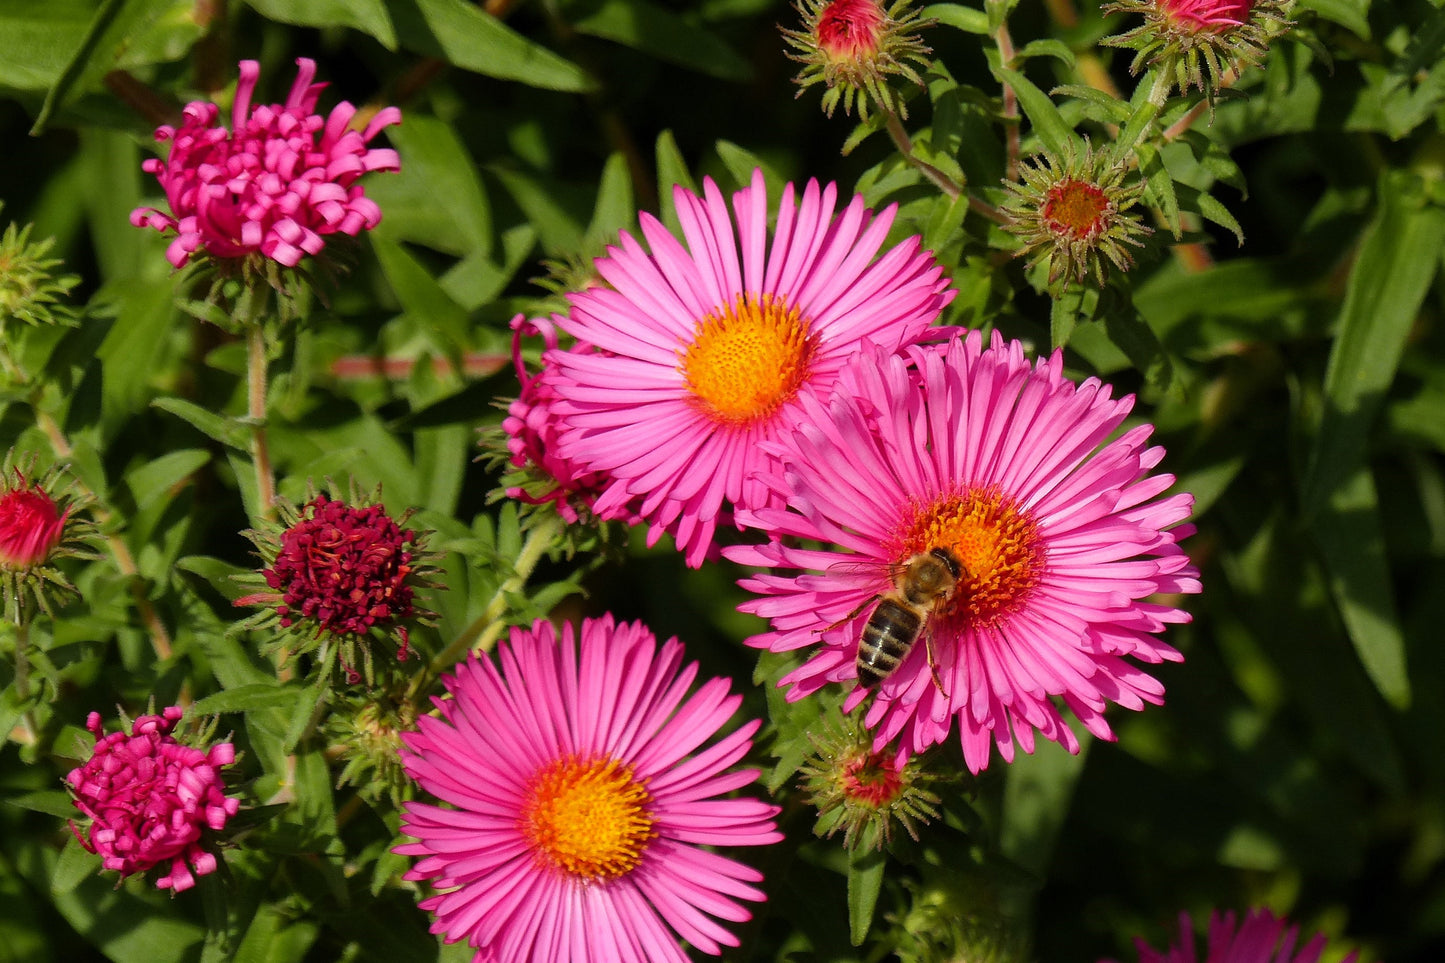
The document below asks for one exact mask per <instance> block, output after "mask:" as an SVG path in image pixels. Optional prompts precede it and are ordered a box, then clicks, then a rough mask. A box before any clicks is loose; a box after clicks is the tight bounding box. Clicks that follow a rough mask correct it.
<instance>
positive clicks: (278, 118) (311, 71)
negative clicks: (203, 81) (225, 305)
mask: <svg viewBox="0 0 1445 963" xmlns="http://www.w3.org/2000/svg"><path fill="white" fill-rule="evenodd" d="M296 63H297V66H298V68H299V69H298V71H297V74H296V82H295V83H294V84H293V85H292V87H291V93H290V96H288V97H287V98H286V102H285V103H284V104H271V105H263V106H259V107H256V108H255V109H254V110H253V109H252V107H251V97H252V95H253V94H254V93H255V90H256V83H257V81H258V80H259V78H260V74H261V67H260V65H259V64H258V63H257V62H256V61H254V60H244V61H242V62H241V65H240V74H241V79H240V82H239V83H238V84H237V87H236V100H235V104H234V106H233V108H232V111H231V129H230V130H227V129H226V128H225V127H224V126H222V125H221V124H220V123H219V122H218V121H219V117H220V108H219V107H218V106H217V105H215V104H213V103H206V102H204V101H194V102H192V103H190V104H187V105H186V108H185V120H184V121H183V122H182V124H181V126H180V127H178V128H177V127H171V126H168V125H167V126H162V127H159V128H157V129H156V134H155V136H156V140H157V141H160V142H162V143H164V142H166V141H170V143H171V150H170V154H169V155H168V156H167V158H166V159H165V160H160V159H158V158H151V159H149V160H146V161H145V162H144V163H143V164H142V165H141V166H142V168H143V169H144V170H145V171H146V172H148V173H151V174H154V175H156V179H157V180H159V181H160V185H161V188H162V189H163V190H164V191H165V192H166V200H167V202H168V203H169V205H170V213H166V212H164V211H160V210H156V209H155V208H150V207H140V208H136V210H134V211H133V212H131V216H130V220H131V223H132V224H134V225H135V226H136V227H152V228H155V229H156V230H158V231H161V232H162V233H166V234H170V233H171V232H174V233H175V239H174V240H173V241H171V244H170V246H169V248H167V250H166V258H167V259H168V260H169V261H170V262H171V264H173V265H175V266H176V267H182V266H183V265H185V264H186V262H188V261H189V260H190V259H191V257H192V256H194V255H196V254H198V253H205V254H207V255H209V256H210V257H212V258H219V259H243V258H248V257H250V256H252V255H259V256H261V257H262V258H266V259H269V260H271V261H275V262H276V263H278V264H281V265H283V266H285V267H295V266H296V265H297V264H298V263H300V261H301V259H302V258H303V257H305V256H306V255H308V254H311V255H315V254H319V253H320V252H321V250H322V249H323V248H324V247H325V245H326V240H325V238H326V236H327V235H330V234H337V233H340V234H349V235H353V236H354V235H356V234H359V233H360V232H361V231H363V230H370V229H371V228H373V227H375V226H376V225H377V224H378V223H380V221H381V208H380V207H378V206H377V204H376V202H375V201H372V200H371V199H369V198H368V197H366V194H365V191H364V189H363V188H362V186H361V184H359V183H358V182H357V181H358V179H359V178H360V177H361V175H363V174H365V173H367V172H368V171H395V170H399V169H400V167H401V162H400V159H399V158H398V157H397V154H396V151H394V150H389V149H384V148H368V147H367V146H366V145H367V144H368V142H370V141H371V139H372V138H373V137H375V136H376V135H377V133H379V132H380V131H381V130H382V129H383V128H385V127H388V126H390V125H392V124H396V123H400V121H401V111H400V110H398V109H397V108H395V107H387V108H385V109H383V110H381V111H378V112H377V114H376V115H375V116H374V117H372V118H371V120H370V122H368V123H367V125H366V128H365V130H363V131H361V132H357V131H355V130H353V129H351V127H350V124H351V121H352V118H353V117H355V115H356V108H355V107H353V106H352V105H351V104H349V103H346V102H342V103H340V104H338V105H337V106H336V107H334V108H333V109H332V111H331V113H330V114H329V115H328V116H325V117H323V116H321V115H320V114H318V113H316V102H317V99H318V97H319V96H320V93H321V91H322V90H323V89H324V88H325V87H326V85H325V84H324V83H322V84H313V83H312V82H311V81H312V78H313V77H315V75H316V64H315V62H314V61H312V60H308V59H306V58H304V57H303V58H301V59H298V60H297V61H296Z"/></svg>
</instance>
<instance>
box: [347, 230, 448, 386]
mask: <svg viewBox="0 0 1445 963" xmlns="http://www.w3.org/2000/svg"><path fill="white" fill-rule="evenodd" d="M371 246H372V249H373V250H375V251H376V259H377V260H378V261H380V262H381V270H382V272H383V273H385V274H386V280H387V282H388V283H389V284H390V285H391V289H392V290H393V291H394V292H396V297H397V300H398V301H400V302H401V306H402V307H403V308H405V309H406V316H407V317H408V318H409V319H410V320H411V322H412V323H414V324H415V325H416V327H417V330H419V331H420V332H421V333H422V335H423V337H425V338H426V340H427V342H428V343H429V344H430V345H431V346H432V348H433V349H434V350H435V351H436V352H437V353H438V354H440V355H442V356H443V357H446V358H449V359H451V361H452V362H453V363H454V364H458V365H459V364H460V363H461V352H462V351H463V350H465V348H466V346H467V342H468V341H469V340H470V337H469V335H470V332H469V330H468V319H467V312H466V310H465V309H464V308H463V307H462V306H461V305H460V304H457V303H456V302H455V301H453V300H452V299H451V296H450V295H448V294H447V293H446V291H445V290H443V289H442V286H441V284H439V283H438V282H437V279H436V278H434V277H432V276H431V274H429V273H428V272H427V269H426V268H424V267H423V266H422V265H421V263H420V262H418V261H417V259H416V258H414V257H412V256H411V255H410V254H409V253H408V252H407V250H406V249H405V248H403V247H402V246H401V245H400V244H397V243H396V242H395V241H389V240H387V239H386V238H384V237H378V236H376V235H372V237H371Z"/></svg>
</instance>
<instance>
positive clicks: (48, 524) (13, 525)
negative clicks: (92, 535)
mask: <svg viewBox="0 0 1445 963" xmlns="http://www.w3.org/2000/svg"><path fill="white" fill-rule="evenodd" d="M15 478H16V482H17V484H16V486H15V487H14V488H11V489H9V490H7V491H3V492H0V568H6V569H10V570H12V571H18V570H21V569H29V568H34V567H35V566H36V565H40V564H41V563H43V562H44V561H45V560H46V559H47V558H49V557H50V553H51V552H53V551H54V550H55V547H56V546H57V545H59V544H60V539H61V536H62V535H63V534H64V532H65V520H66V518H68V517H69V515H70V510H69V509H66V510H65V511H63V512H62V511H61V510H60V507H59V506H58V505H56V503H55V499H53V498H51V497H50V495H49V494H47V493H46V492H45V490H44V489H43V488H41V487H40V486H38V485H29V484H27V483H26V481H25V478H24V476H23V475H21V474H20V473H19V472H18V471H17V472H16V473H15Z"/></svg>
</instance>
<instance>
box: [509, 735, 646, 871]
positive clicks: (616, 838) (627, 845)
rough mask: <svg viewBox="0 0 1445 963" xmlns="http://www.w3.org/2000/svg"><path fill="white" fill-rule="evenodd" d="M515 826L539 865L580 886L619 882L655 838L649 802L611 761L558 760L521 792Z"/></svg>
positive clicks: (628, 771)
mask: <svg viewBox="0 0 1445 963" xmlns="http://www.w3.org/2000/svg"><path fill="white" fill-rule="evenodd" d="M527 797H528V798H527V802H526V804H525V805H524V806H523V808H522V815H521V818H520V820H519V822H520V826H521V830H522V835H523V836H524V837H525V838H526V839H527V841H528V842H530V843H531V845H532V851H533V853H534V854H535V855H536V857H537V859H538V861H539V862H541V863H543V864H545V865H547V866H549V867H551V868H553V869H557V870H560V871H561V872H564V873H567V874H569V875H572V876H576V877H578V878H580V879H583V880H589V881H602V880H609V879H616V878H617V877H619V876H624V875H626V874H627V873H629V872H631V871H632V870H633V869H635V868H636V867H637V864H638V863H640V862H641V861H642V854H643V853H644V852H646V850H647V846H648V844H649V843H650V842H651V840H652V839H654V838H655V837H656V836H657V832H656V831H655V830H654V829H653V828H652V827H653V822H654V820H653V818H652V815H651V814H650V813H649V812H648V810H647V807H648V805H649V804H650V803H651V802H652V796H651V795H649V794H648V792H647V790H646V789H645V788H643V786H642V784H641V783H639V782H637V781H635V780H634V779H633V778H632V769H631V767H629V766H625V765H622V764H621V763H619V762H617V761H616V760H613V759H607V758H602V759H597V760H594V761H592V762H584V761H582V760H579V759H574V758H566V759H558V760H557V761H556V762H553V763H551V764H550V765H548V766H546V767H545V768H543V769H542V770H540V771H539V772H538V773H537V774H536V775H535V776H533V777H532V782H531V784H530V785H529V786H528V787H527Z"/></svg>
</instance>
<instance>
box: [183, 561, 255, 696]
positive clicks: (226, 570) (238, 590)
mask: <svg viewBox="0 0 1445 963" xmlns="http://www.w3.org/2000/svg"><path fill="white" fill-rule="evenodd" d="M176 568H178V569H180V570H181V571H183V572H191V573H193V574H195V575H199V576H200V577H201V578H203V579H205V580H206V582H207V583H209V584H210V586H211V588H213V589H215V590H216V591H217V592H218V593H219V594H220V595H222V596H223V597H224V598H225V599H226V600H227V601H230V602H234V601H235V600H236V599H238V598H240V597H241V596H242V595H245V594H246V592H247V589H246V587H245V586H244V585H242V584H241V583H240V582H237V581H236V578H235V576H237V575H244V574H246V573H247V572H249V571H250V569H244V568H241V567H239V566H237V565H232V564H231V563H230V562H223V561H221V560H220V559H219V558H211V557H209V556H206V555H187V556H186V557H185V558H182V559H177V560H176ZM224 682H225V680H224V679H222V683H223V684H224Z"/></svg>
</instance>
